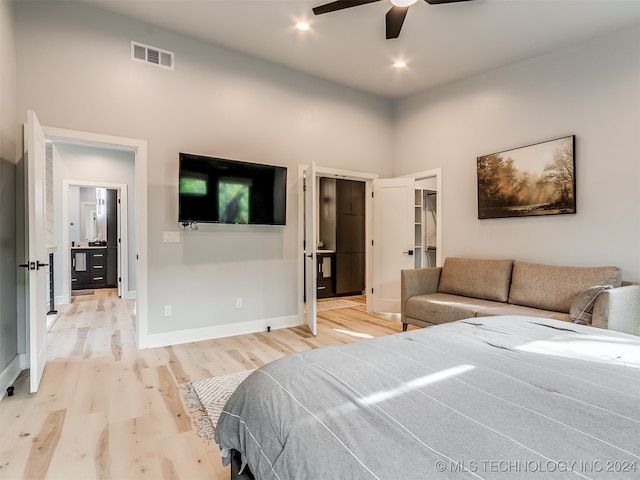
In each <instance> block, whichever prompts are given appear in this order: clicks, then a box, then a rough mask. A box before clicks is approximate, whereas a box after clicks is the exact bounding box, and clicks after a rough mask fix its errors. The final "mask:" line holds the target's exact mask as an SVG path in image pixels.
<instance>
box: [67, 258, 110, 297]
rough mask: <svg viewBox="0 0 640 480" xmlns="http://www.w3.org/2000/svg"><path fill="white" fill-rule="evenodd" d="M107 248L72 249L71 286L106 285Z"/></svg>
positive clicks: (98, 286)
mask: <svg viewBox="0 0 640 480" xmlns="http://www.w3.org/2000/svg"><path fill="white" fill-rule="evenodd" d="M106 253H107V249H106V248H73V249H72V250H71V288H72V289H73V290H79V289H85V288H103V287H106V285H107V282H106V271H107V261H106Z"/></svg>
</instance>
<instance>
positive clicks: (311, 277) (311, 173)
mask: <svg viewBox="0 0 640 480" xmlns="http://www.w3.org/2000/svg"><path fill="white" fill-rule="evenodd" d="M304 186H305V188H304V266H305V297H306V299H307V301H306V305H305V307H306V308H305V316H306V321H307V325H308V327H309V330H311V333H312V334H313V335H316V334H317V333H318V328H317V310H316V299H317V296H318V291H317V289H316V283H317V280H318V274H317V270H316V238H317V235H316V212H317V205H316V164H315V163H312V164H311V166H310V167H309V168H307V170H306V172H305V174H304Z"/></svg>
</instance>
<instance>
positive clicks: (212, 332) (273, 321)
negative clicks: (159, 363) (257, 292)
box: [138, 315, 302, 348]
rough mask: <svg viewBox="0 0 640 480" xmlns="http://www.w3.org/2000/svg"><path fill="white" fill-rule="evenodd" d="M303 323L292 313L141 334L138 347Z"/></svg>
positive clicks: (171, 343)
mask: <svg viewBox="0 0 640 480" xmlns="http://www.w3.org/2000/svg"><path fill="white" fill-rule="evenodd" d="M301 323H302V322H301V317H300V315H291V316H288V317H277V318H265V319H263V320H253V321H251V322H242V323H232V324H227V325H216V326H211V327H203V328H193V329H189V330H178V331H174V332H167V333H154V334H149V335H145V336H143V335H140V338H139V339H138V342H139V344H138V348H157V347H166V346H167V345H179V344H181V343H190V342H201V341H203V340H213V339H214V338H223V337H232V336H234V335H245V334H248V333H257V332H266V331H267V327H271V330H277V329H279V328H290V327H297V326H298V325H301Z"/></svg>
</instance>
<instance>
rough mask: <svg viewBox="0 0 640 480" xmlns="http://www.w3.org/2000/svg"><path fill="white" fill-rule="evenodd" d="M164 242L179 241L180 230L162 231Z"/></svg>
mask: <svg viewBox="0 0 640 480" xmlns="http://www.w3.org/2000/svg"><path fill="white" fill-rule="evenodd" d="M164 242H165V243H180V232H164Z"/></svg>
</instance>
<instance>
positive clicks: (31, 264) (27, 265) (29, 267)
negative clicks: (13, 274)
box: [18, 262, 36, 270]
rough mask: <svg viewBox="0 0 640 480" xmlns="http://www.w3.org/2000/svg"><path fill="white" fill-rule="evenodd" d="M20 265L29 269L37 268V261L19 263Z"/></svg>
mask: <svg viewBox="0 0 640 480" xmlns="http://www.w3.org/2000/svg"><path fill="white" fill-rule="evenodd" d="M18 267H20V268H28V269H29V270H35V269H36V264H35V262H28V263H21V264H20V265H18Z"/></svg>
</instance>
